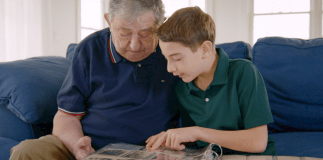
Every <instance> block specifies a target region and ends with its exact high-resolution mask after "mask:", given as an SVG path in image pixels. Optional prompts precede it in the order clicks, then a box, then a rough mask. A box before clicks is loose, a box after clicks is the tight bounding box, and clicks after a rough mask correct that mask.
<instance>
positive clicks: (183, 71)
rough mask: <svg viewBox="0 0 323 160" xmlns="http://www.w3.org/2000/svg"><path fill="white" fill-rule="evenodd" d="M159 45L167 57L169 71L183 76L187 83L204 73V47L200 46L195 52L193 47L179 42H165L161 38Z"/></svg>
mask: <svg viewBox="0 0 323 160" xmlns="http://www.w3.org/2000/svg"><path fill="white" fill-rule="evenodd" d="M159 46H160V49H161V50H162V54H163V55H164V56H165V58H166V59H167V71H168V72H169V73H173V75H174V76H178V77H180V78H182V80H183V81H184V82H186V83H189V82H191V81H192V80H194V79H195V78H196V77H197V76H199V75H200V74H201V73H202V71H203V69H202V67H201V66H203V65H201V63H202V49H201V48H200V47H199V48H198V49H197V51H196V52H193V51H192V50H191V48H189V47H186V46H184V45H182V44H181V43H179V42H163V41H161V40H159Z"/></svg>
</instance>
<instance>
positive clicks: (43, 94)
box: [0, 57, 71, 123]
mask: <svg viewBox="0 0 323 160" xmlns="http://www.w3.org/2000/svg"><path fill="white" fill-rule="evenodd" d="M70 63H71V60H70V59H67V58H63V57H34V58H29V59H25V60H19V61H13V62H3V63H0V73H1V74H0V99H6V100H8V103H7V106H6V107H7V108H8V109H9V110H10V111H11V112H12V113H14V114H15V115H16V116H18V117H19V118H20V119H22V120H23V121H25V122H27V123H46V122H52V120H53V117H54V115H55V113H56V112H57V101H56V100H57V98H56V97H57V93H58V91H59V89H60V87H61V84H62V82H63V80H64V78H65V75H66V73H67V70H68V69H69V66H70Z"/></svg>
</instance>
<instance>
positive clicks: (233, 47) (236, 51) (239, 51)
mask: <svg viewBox="0 0 323 160" xmlns="http://www.w3.org/2000/svg"><path fill="white" fill-rule="evenodd" d="M216 47H221V48H222V49H223V50H224V51H225V53H227V55H228V56H229V58H230V59H237V58H240V59H248V60H250V61H251V46H250V44H248V43H246V42H242V41H236V42H231V43H222V44H217V45H216Z"/></svg>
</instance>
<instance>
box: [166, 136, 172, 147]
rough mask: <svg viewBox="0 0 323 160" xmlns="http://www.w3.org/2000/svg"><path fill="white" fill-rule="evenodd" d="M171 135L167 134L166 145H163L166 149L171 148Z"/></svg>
mask: <svg viewBox="0 0 323 160" xmlns="http://www.w3.org/2000/svg"><path fill="white" fill-rule="evenodd" d="M171 136H172V135H171V134H170V133H169V134H168V136H167V139H166V143H165V145H166V147H168V148H171V147H172V146H171V145H172V141H171V138H172V137H171Z"/></svg>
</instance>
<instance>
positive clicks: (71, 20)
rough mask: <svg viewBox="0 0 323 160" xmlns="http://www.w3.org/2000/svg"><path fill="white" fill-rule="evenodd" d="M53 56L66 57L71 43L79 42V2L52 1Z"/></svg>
mask: <svg viewBox="0 0 323 160" xmlns="http://www.w3.org/2000/svg"><path fill="white" fill-rule="evenodd" d="M49 9H50V10H51V12H50V13H51V15H50V18H51V23H52V27H51V28H52V33H51V34H52V39H51V41H52V48H53V52H52V53H51V54H52V55H56V56H64V57H65V55H66V50H67V47H68V45H69V44H70V43H76V42H77V0H50V4H49Z"/></svg>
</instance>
